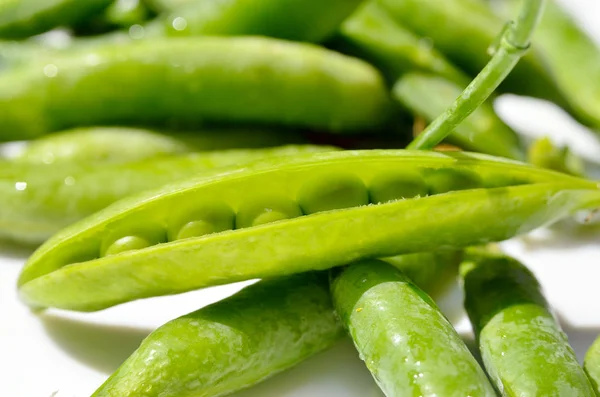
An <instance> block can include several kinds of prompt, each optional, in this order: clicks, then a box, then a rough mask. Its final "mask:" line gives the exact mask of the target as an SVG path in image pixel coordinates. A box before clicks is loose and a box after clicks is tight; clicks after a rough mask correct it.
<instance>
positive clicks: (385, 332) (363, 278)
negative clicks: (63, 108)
mask: <svg viewBox="0 0 600 397" xmlns="http://www.w3.org/2000/svg"><path fill="white" fill-rule="evenodd" d="M331 294H332V298H333V304H334V307H335V309H336V311H337V313H338V314H339V316H340V318H341V320H342V323H343V324H344V326H345V327H346V328H347V329H348V332H349V333H350V336H351V337H352V340H353V341H354V345H355V346H356V348H357V350H358V352H359V354H360V357H361V358H362V359H363V360H364V362H365V364H366V366H367V368H368V369H369V371H371V374H372V375H373V378H375V381H376V382H377V384H378V385H379V387H380V388H381V390H382V391H383V392H384V393H385V395H387V396H422V395H431V396H433V395H436V396H448V397H451V396H456V397H464V396H490V397H491V396H496V393H495V391H494V389H493V387H492V386H491V384H490V383H489V381H488V379H487V376H486V375H485V373H484V372H483V370H482V369H481V367H480V366H479V364H478V363H477V361H476V360H475V358H474V357H473V356H472V355H471V352H470V351H469V349H468V348H467V346H466V345H465V344H464V342H463V341H462V340H461V338H460V336H459V335H458V333H457V332H456V331H455V330H454V328H453V327H452V324H450V322H449V321H448V320H447V319H446V317H444V315H443V314H442V313H441V312H440V310H439V309H438V308H437V306H436V305H435V303H434V302H433V300H432V299H431V298H430V297H429V296H427V295H426V294H425V293H424V292H423V291H422V290H420V289H419V288H418V287H417V286H416V285H414V284H413V283H412V282H411V281H410V280H409V279H408V277H406V276H405V275H404V274H403V273H402V272H400V271H399V270H397V269H395V268H393V267H392V266H390V265H389V264H386V263H384V262H381V261H377V260H370V261H362V262H358V263H356V264H353V265H350V266H348V267H347V268H344V269H342V270H338V271H335V270H334V271H332V282H331Z"/></svg>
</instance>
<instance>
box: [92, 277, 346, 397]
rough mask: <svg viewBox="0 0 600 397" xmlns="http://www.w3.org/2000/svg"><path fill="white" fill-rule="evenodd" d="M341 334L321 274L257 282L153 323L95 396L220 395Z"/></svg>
mask: <svg viewBox="0 0 600 397" xmlns="http://www.w3.org/2000/svg"><path fill="white" fill-rule="evenodd" d="M343 335H344V331H343V328H342V326H341V324H340V323H339V322H338V320H337V318H336V317H335V315H334V311H333V307H332V305H331V298H330V296H329V291H328V283H327V275H326V274H322V273H321V274H313V273H306V274H300V275H294V276H290V277H287V278H283V279H276V280H268V281H260V282H258V283H257V284H254V285H252V286H250V287H246V288H245V289H243V290H242V291H241V292H238V293H237V294H235V295H233V296H232V297H230V298H227V299H225V300H223V301H221V302H218V303H215V304H213V305H210V306H207V307H205V308H203V309H200V310H198V311H195V312H193V313H190V314H187V315H185V316H182V317H179V318H177V319H175V320H172V321H170V322H168V323H166V324H165V325H163V326H161V327H159V328H158V329H157V330H156V331H154V332H153V333H152V334H150V336H148V337H147V338H146V339H145V340H144V341H143V342H142V344H141V346H140V347H139V348H138V349H137V350H136V351H135V352H134V353H133V354H132V355H131V357H129V358H128V359H127V360H126V361H125V362H124V363H123V364H122V365H121V366H120V368H119V369H118V370H117V371H116V372H115V373H114V374H113V375H112V376H111V377H110V378H109V379H108V380H107V381H106V382H105V383H104V384H103V385H102V386H101V387H100V388H99V389H98V390H97V391H96V392H95V393H94V394H93V397H104V396H106V397H108V396H111V397H112V396H121V397H186V396H189V397H192V396H194V397H217V396H223V395H227V394H230V393H232V392H234V391H236V390H239V389H243V388H246V387H249V386H251V385H253V384H255V383H258V382H260V381H262V380H264V379H266V378H267V377H270V376H272V375H274V374H276V373H278V372H281V371H283V370H285V369H287V368H290V367H292V366H294V365H295V364H297V363H299V362H301V361H302V360H304V359H306V358H308V357H310V356H312V355H314V354H316V353H318V352H320V351H322V350H325V349H327V348H329V347H331V346H332V345H333V344H334V343H335V342H337V341H338V340H339V339H341V338H342V337H343Z"/></svg>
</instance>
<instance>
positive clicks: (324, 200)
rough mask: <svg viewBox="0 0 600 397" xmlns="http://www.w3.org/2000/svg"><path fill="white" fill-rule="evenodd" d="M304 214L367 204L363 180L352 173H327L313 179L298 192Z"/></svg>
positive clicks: (366, 193) (367, 195) (367, 196)
mask: <svg viewBox="0 0 600 397" xmlns="http://www.w3.org/2000/svg"><path fill="white" fill-rule="evenodd" d="M297 198H298V203H300V207H301V208H302V211H303V212H304V213H305V214H314V213H315V212H322V211H330V210H335V209H340V208H350V207H358V206H361V205H366V204H369V193H368V191H367V188H366V186H365V184H364V182H363V181H362V180H361V179H360V178H358V177H357V176H355V175H352V174H346V173H344V174H342V173H339V174H329V175H325V176H320V177H318V178H315V179H313V180H312V181H310V182H309V183H307V184H306V185H304V186H303V187H302V188H301V189H300V191H299V192H298V196H297Z"/></svg>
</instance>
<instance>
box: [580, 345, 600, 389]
mask: <svg viewBox="0 0 600 397" xmlns="http://www.w3.org/2000/svg"><path fill="white" fill-rule="evenodd" d="M583 368H584V369H585V373H586V374H587V376H588V378H589V379H590V381H591V382H592V385H593V387H594V390H595V391H596V394H600V337H599V338H597V339H596V340H595V341H594V343H593V344H592V346H591V347H590V349H589V350H588V351H587V353H586V354H585V359H584V361H583Z"/></svg>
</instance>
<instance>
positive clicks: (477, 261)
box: [461, 250, 595, 397]
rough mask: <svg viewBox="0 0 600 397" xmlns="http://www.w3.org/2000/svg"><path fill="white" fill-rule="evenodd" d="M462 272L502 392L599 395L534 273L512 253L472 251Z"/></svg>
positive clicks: (469, 303) (469, 306) (485, 353)
mask: <svg viewBox="0 0 600 397" xmlns="http://www.w3.org/2000/svg"><path fill="white" fill-rule="evenodd" d="M461 274H462V279H463V284H464V290H465V308H466V310H467V313H468V315H469V318H470V320H471V324H472V325H473V329H474V331H475V336H476V338H477V340H478V344H479V349H480V351H481V356H482V358H483V362H484V364H485V368H486V369H487V372H488V374H489V375H490V377H491V379H492V381H493V382H494V384H495V385H496V387H497V388H498V390H499V391H500V392H501V394H502V395H503V396H519V397H524V396H532V397H533V396H548V397H551V396H556V397H561V396H573V397H576V396H586V397H593V396H594V395H595V394H594V391H593V390H592V387H591V385H590V382H589V380H588V379H587V377H586V375H585V373H584V371H583V368H581V365H579V363H578V362H577V357H576V356H575V352H574V351H573V348H571V346H570V345H569V341H568V339H567V336H566V335H565V333H564V332H563V331H562V330H561V328H560V326H559V325H558V323H557V321H556V320H555V318H554V316H553V315H552V313H551V309H550V308H549V305H548V302H546V299H545V298H544V296H543V295H542V292H541V286H540V284H539V282H538V281H537V280H536V278H535V276H534V275H533V273H531V272H530V271H529V270H528V269H527V268H526V267H525V266H523V265H522V264H521V263H519V262H518V261H516V260H515V259H512V258H510V257H507V256H504V255H500V254H495V253H489V252H486V251H483V250H470V251H469V252H468V253H467V255H466V259H465V262H463V264H462V265H461Z"/></svg>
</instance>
